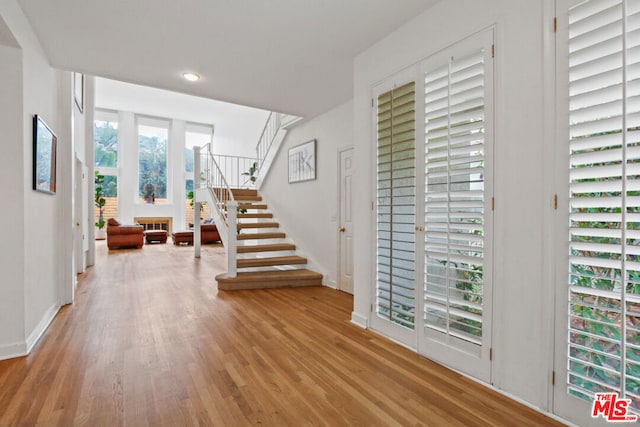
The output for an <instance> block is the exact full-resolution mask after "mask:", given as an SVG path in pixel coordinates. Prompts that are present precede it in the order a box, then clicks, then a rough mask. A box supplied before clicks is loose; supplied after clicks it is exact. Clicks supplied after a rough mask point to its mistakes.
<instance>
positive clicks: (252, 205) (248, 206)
mask: <svg viewBox="0 0 640 427" xmlns="http://www.w3.org/2000/svg"><path fill="white" fill-rule="evenodd" d="M240 209H267V205H265V204H262V203H260V204H256V203H239V204H238V210H240Z"/></svg>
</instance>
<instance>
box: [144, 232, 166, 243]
mask: <svg viewBox="0 0 640 427" xmlns="http://www.w3.org/2000/svg"><path fill="white" fill-rule="evenodd" d="M144 239H145V240H146V242H147V243H153V242H158V243H167V231H166V230H145V232H144Z"/></svg>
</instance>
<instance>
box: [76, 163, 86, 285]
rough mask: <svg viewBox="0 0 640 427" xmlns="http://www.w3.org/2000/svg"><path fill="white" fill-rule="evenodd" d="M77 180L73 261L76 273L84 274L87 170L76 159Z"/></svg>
mask: <svg viewBox="0 0 640 427" xmlns="http://www.w3.org/2000/svg"><path fill="white" fill-rule="evenodd" d="M75 160H76V161H75V171H74V174H75V177H76V178H75V180H74V195H73V196H74V197H73V216H74V224H73V225H74V227H73V229H74V236H73V237H74V245H73V252H74V254H73V259H74V264H75V272H76V273H82V272H84V270H85V257H84V252H85V248H86V247H87V244H86V242H85V241H86V234H85V232H84V230H85V229H86V221H85V216H84V212H85V211H86V207H85V206H84V205H86V197H85V196H84V194H83V189H84V188H85V187H86V184H85V182H84V181H86V177H85V171H84V170H85V169H86V167H85V166H84V163H83V162H82V161H81V160H80V159H79V158H77V157H76V159H75Z"/></svg>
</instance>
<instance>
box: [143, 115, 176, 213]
mask: <svg viewBox="0 0 640 427" xmlns="http://www.w3.org/2000/svg"><path fill="white" fill-rule="evenodd" d="M168 145H169V122H168V121H166V120H159V119H150V118H144V117H140V118H138V190H139V192H138V195H139V197H140V199H141V201H142V202H143V203H167V201H168V199H167V195H168V191H167V190H168V189H167V187H168V180H167V153H168Z"/></svg>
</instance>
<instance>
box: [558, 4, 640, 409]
mask: <svg viewBox="0 0 640 427" xmlns="http://www.w3.org/2000/svg"><path fill="white" fill-rule="evenodd" d="M569 121H570V123H569V149H570V165H569V167H570V169H569V172H570V174H569V178H570V182H569V188H570V199H569V202H570V217H569V220H570V232H569V240H570V242H569V252H570V261H569V295H568V296H569V301H568V316H569V318H568V320H569V336H568V365H567V368H568V378H567V382H568V393H569V394H571V395H574V396H577V397H580V398H583V399H586V400H589V401H591V400H592V399H593V397H594V393H596V392H616V393H619V394H620V395H621V397H625V398H627V399H631V407H630V409H631V411H632V412H635V413H640V262H639V261H638V256H640V246H639V244H640V181H639V180H638V179H637V178H638V176H639V175H640V2H638V1H621V0H590V1H585V2H582V3H580V4H578V5H577V6H575V7H573V8H571V9H570V10H569Z"/></svg>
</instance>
